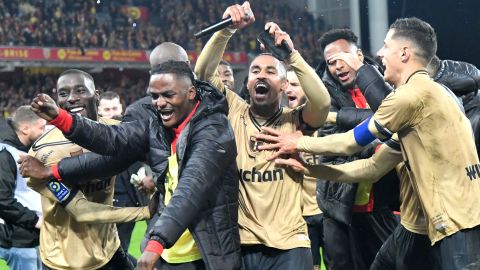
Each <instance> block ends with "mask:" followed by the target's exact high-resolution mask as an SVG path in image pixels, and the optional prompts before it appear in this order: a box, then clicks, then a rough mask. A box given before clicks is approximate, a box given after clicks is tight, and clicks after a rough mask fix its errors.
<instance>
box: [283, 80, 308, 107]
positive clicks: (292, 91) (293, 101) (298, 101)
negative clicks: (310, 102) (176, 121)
mask: <svg viewBox="0 0 480 270" xmlns="http://www.w3.org/2000/svg"><path fill="white" fill-rule="evenodd" d="M287 79H288V87H287V89H286V90H285V95H286V96H287V99H288V107H289V108H295V107H297V106H299V105H302V104H303V103H305V101H306V100H307V98H306V96H305V92H303V89H302V86H301V85H300V81H299V80H298V77H297V75H296V74H295V72H294V71H289V72H287Z"/></svg>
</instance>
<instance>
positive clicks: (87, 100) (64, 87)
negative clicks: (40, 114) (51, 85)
mask: <svg viewBox="0 0 480 270" xmlns="http://www.w3.org/2000/svg"><path fill="white" fill-rule="evenodd" d="M56 91H57V97H58V100H57V101H58V106H60V108H62V109H64V110H67V111H68V112H70V113H74V114H78V115H81V116H84V117H87V118H89V119H93V120H96V119H97V102H98V91H97V90H95V85H94V83H93V81H92V80H90V79H89V78H86V77H85V76H83V75H82V74H77V73H70V74H66V75H64V76H62V77H60V78H58V81H57V90H56Z"/></svg>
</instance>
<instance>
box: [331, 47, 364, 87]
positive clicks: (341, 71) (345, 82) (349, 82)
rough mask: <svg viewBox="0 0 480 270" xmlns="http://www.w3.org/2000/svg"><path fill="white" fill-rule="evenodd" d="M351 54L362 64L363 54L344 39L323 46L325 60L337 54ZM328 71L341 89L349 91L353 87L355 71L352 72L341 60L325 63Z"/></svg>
mask: <svg viewBox="0 0 480 270" xmlns="http://www.w3.org/2000/svg"><path fill="white" fill-rule="evenodd" d="M342 52H346V53H352V54H354V55H356V56H357V57H358V59H359V60H360V61H362V62H363V53H362V51H361V50H359V49H358V48H357V46H355V45H354V44H351V43H349V42H348V41H347V40H345V39H338V40H336V41H334V42H332V43H330V44H328V45H326V46H325V50H324V52H323V54H324V57H325V59H330V57H331V56H332V55H335V54H337V53H342ZM327 67H328V71H329V72H330V75H332V77H333V78H334V79H335V80H336V81H338V82H339V83H340V84H341V85H342V87H344V88H346V89H351V88H354V87H355V77H356V75H357V73H356V71H355V70H353V69H352V68H351V67H350V66H349V65H347V64H346V63H345V62H344V61H342V60H335V61H327Z"/></svg>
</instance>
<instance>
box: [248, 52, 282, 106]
mask: <svg viewBox="0 0 480 270" xmlns="http://www.w3.org/2000/svg"><path fill="white" fill-rule="evenodd" d="M285 73H286V72H285V68H284V67H283V66H281V63H280V62H279V61H278V60H277V59H276V58H274V57H273V56H271V55H260V56H258V57H257V58H255V59H254V60H253V61H252V64H251V65H250V70H249V74H248V82H247V88H248V92H249V94H250V97H251V101H252V109H253V110H255V109H258V108H266V107H268V108H270V109H272V111H271V113H272V114H273V113H275V112H276V108H277V109H278V107H279V105H280V93H281V92H282V91H283V90H284V89H286V87H287V80H286V74H285Z"/></svg>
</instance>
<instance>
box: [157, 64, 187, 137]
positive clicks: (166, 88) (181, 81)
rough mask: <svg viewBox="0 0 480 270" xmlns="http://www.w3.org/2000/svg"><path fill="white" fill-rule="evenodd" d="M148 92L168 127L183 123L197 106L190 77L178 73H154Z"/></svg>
mask: <svg viewBox="0 0 480 270" xmlns="http://www.w3.org/2000/svg"><path fill="white" fill-rule="evenodd" d="M148 93H149V94H150V95H151V96H152V103H153V105H154V106H155V107H156V108H157V110H158V112H159V113H160V118H161V119H162V123H163V125H164V126H165V127H166V128H175V127H177V126H178V125H179V124H181V123H182V122H183V120H185V118H187V116H188V114H189V113H190V112H191V111H192V109H193V107H194V106H195V96H196V91H195V87H193V86H192V84H191V82H190V81H189V79H186V78H184V77H182V76H177V75H176V74H171V73H167V74H155V75H152V76H151V77H150V84H149V87H148Z"/></svg>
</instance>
